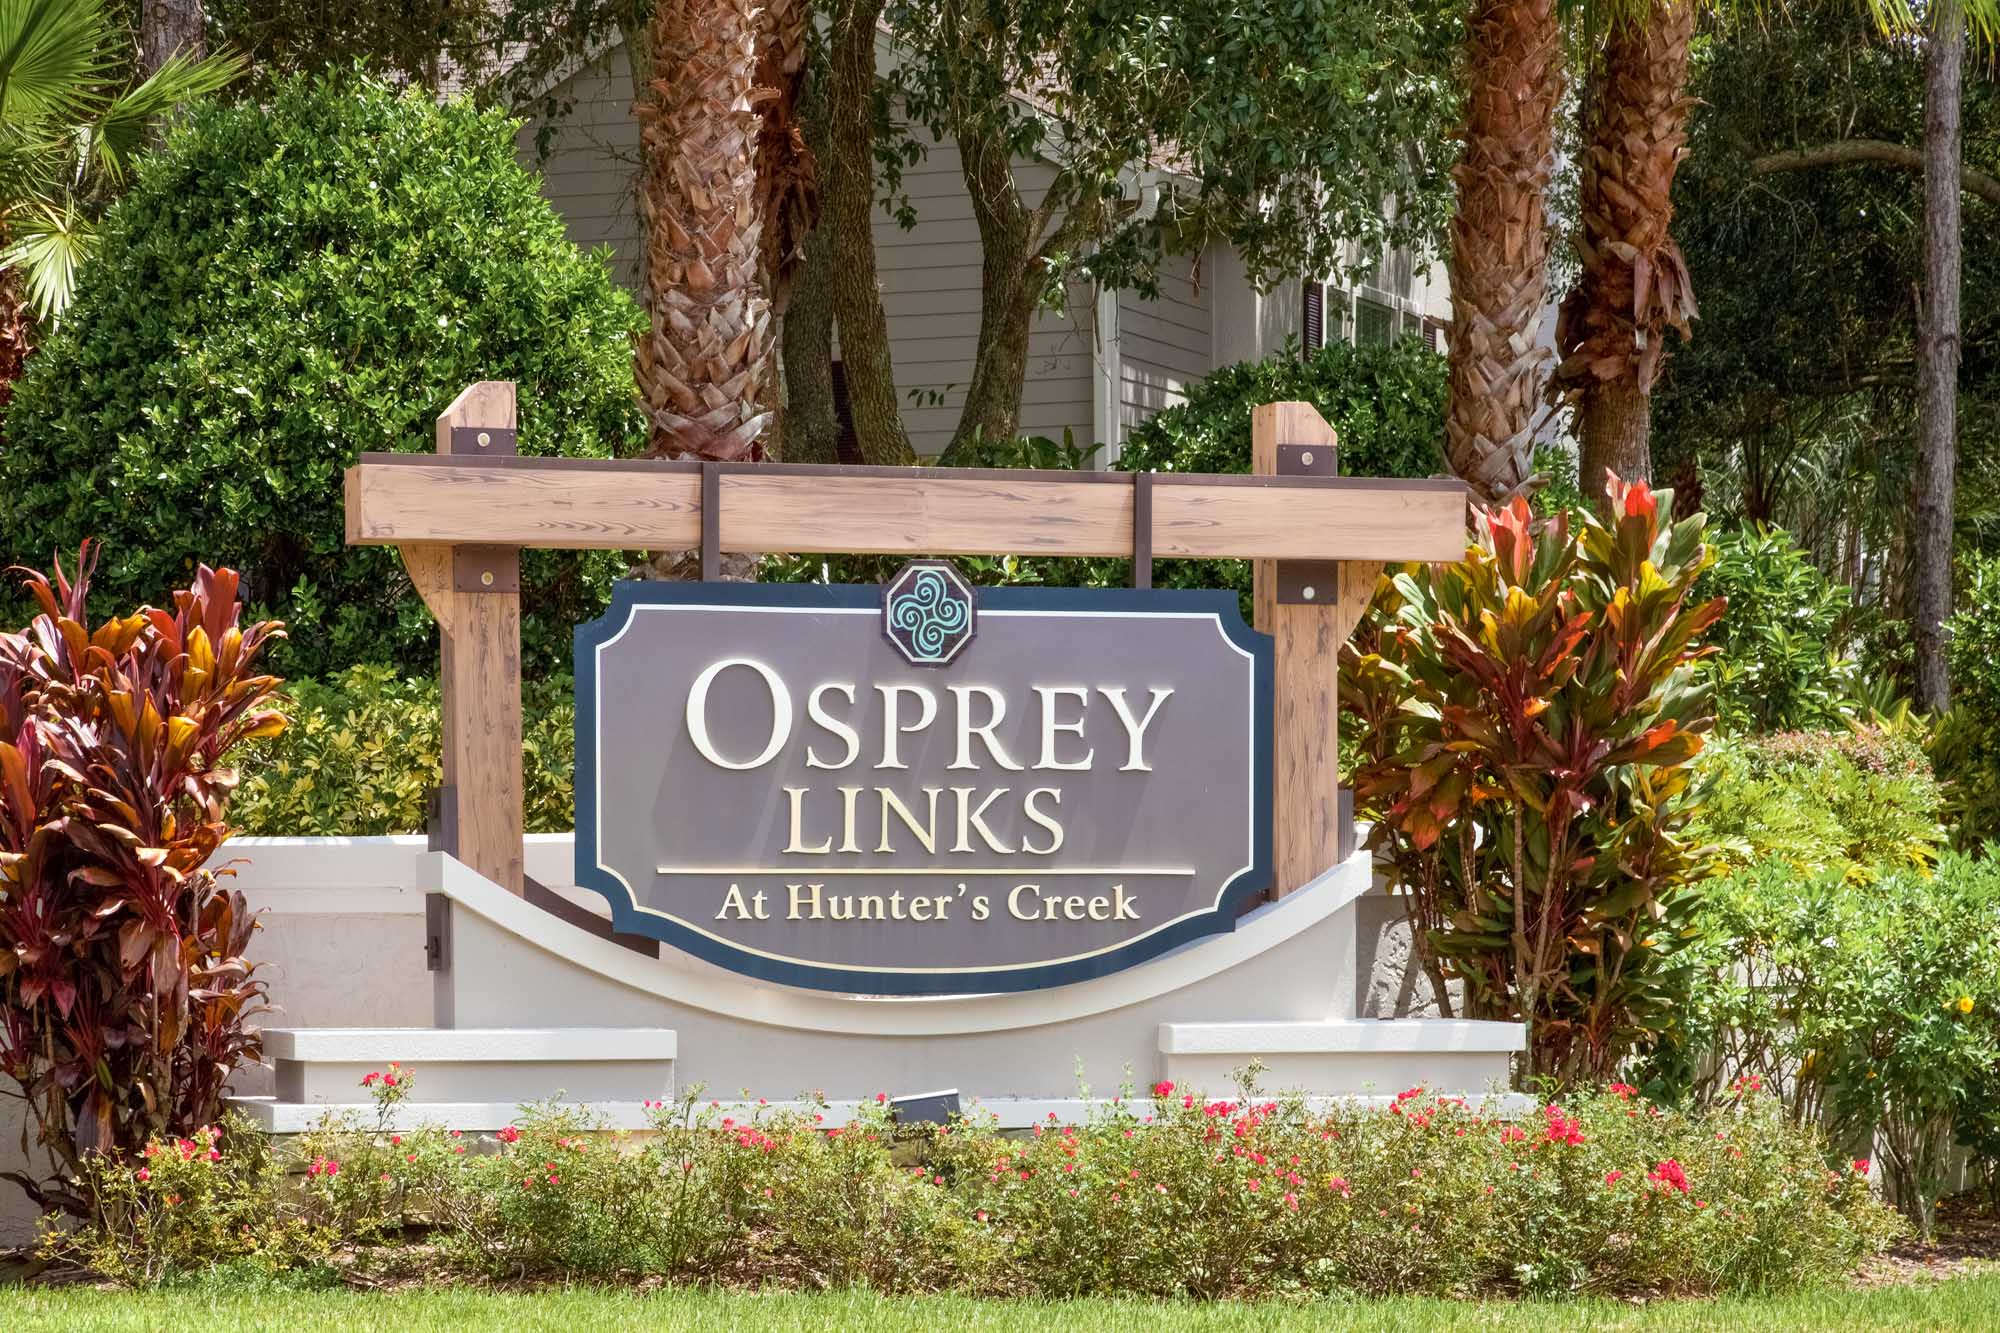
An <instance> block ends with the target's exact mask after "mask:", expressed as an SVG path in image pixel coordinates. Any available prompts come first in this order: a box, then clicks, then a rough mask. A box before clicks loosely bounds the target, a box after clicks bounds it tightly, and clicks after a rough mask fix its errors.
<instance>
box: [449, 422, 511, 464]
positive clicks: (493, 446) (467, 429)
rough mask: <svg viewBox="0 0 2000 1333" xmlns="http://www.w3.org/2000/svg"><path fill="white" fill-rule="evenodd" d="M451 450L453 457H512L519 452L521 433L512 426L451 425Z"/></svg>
mask: <svg viewBox="0 0 2000 1333" xmlns="http://www.w3.org/2000/svg"><path fill="white" fill-rule="evenodd" d="M451 452H452V455H453V456H454V457H457V456H458V455H461V454H462V455H464V456H465V457H467V458H496V457H506V458H512V457H514V456H515V455H517V454H519V453H520V452H521V433H520V432H519V431H517V430H515V429H514V428H513V427H512V426H453V427H452V428H451Z"/></svg>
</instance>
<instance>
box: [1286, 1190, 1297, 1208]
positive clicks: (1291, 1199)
mask: <svg viewBox="0 0 2000 1333" xmlns="http://www.w3.org/2000/svg"><path fill="white" fill-rule="evenodd" d="M1285 1207H1287V1208H1289V1209H1291V1210H1292V1211H1293V1212H1297V1211H1298V1210H1299V1196H1298V1195H1296V1194H1287V1195H1285Z"/></svg>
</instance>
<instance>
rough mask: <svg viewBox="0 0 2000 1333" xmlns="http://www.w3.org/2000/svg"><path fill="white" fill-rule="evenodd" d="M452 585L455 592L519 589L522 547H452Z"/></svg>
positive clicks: (517, 590) (515, 590) (510, 590)
mask: <svg viewBox="0 0 2000 1333" xmlns="http://www.w3.org/2000/svg"><path fill="white" fill-rule="evenodd" d="M451 586H452V588H453V589H455V590H456V591H458V592H512V593H518V592H520V591H521V548H519V547H518V546H454V547H452V548H451Z"/></svg>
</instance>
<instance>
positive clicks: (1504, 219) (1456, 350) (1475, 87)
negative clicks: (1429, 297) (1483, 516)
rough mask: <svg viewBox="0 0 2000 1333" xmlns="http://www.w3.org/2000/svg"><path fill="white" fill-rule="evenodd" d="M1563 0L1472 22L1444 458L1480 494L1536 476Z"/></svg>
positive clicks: (1482, 11)
mask: <svg viewBox="0 0 2000 1333" xmlns="http://www.w3.org/2000/svg"><path fill="white" fill-rule="evenodd" d="M1562 42H1563V34H1562V25H1561V22H1560V20H1559V19H1558V17H1557V12H1556V4H1555V0H1473V6H1472V12H1471V15H1470V17H1469V19H1468V22H1467V25H1466V40H1465V55H1464V69H1463V78H1464V83H1465V116H1464V124H1463V125H1462V126H1461V128H1460V131H1459V138H1460V140H1461V142H1462V144H1463V151H1462V153H1461V154H1460V156H1459V160H1458V163H1457V165H1456V166H1454V167H1453V168H1452V176H1453V179H1454V180H1455V181H1456V182H1457V186H1458V210H1457V213H1456V215H1455V216H1454V217H1453V219H1452V227H1451V255H1450V259H1449V261H1448V264H1447V268H1448V270H1449V274H1450V278H1451V307H1452V329H1451V342H1450V347H1449V349H1448V361H1449V374H1450V398H1449V404H1448V407H1447V411H1446V417H1445V456H1446V459H1447V460H1448V461H1449V463H1450V464H1451V469H1452V471H1453V472H1455V473H1457V474H1458V476H1459V477H1461V478H1462V479H1464V480H1465V481H1466V482H1468V483H1469V484H1470V485H1471V486H1472V488H1473V490H1474V491H1475V492H1476V493H1477V494H1478V495H1479V497H1480V498H1482V499H1484V500H1486V501H1488V502H1498V501H1500V500H1502V499H1505V498H1506V497H1508V496H1510V495H1512V494H1514V493H1515V492H1517V491H1519V490H1520V489H1521V488H1522V487H1523V486H1525V485H1526V484H1527V482H1528V479H1529V458H1530V453H1531V445H1532V443H1533V431H1534V421H1535V411H1536V408H1537V406H1538V405H1539V404H1540V401H1541V387H1542V386H1541V371H1542V366H1543V364H1544V362H1545V361H1546V360H1547V359H1548V358H1547V353H1546V352H1545V351H1544V350H1542V349H1541V348H1539V347H1538V346H1537V345H1536V338H1535V334H1536V326H1537V324H1538V323H1539V322H1540V320H1541V316H1542V304H1543V301H1544V299H1545V297H1546V296H1547V292H1548V253H1549V247H1548V233H1549V228H1548V216H1547V212H1546V206H1545V196H1546V194H1547V192H1548V185H1549V174H1550V172H1551V170H1552V166H1553V161H1554V157H1555V117H1556V109H1557V106H1558V104H1559V103H1560V102H1561V100H1562V90H1563V74H1562V49H1563V48H1562Z"/></svg>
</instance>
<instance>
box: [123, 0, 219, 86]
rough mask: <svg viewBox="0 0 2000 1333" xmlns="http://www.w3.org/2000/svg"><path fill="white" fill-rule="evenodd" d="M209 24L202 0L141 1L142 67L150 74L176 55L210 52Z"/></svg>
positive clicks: (196, 54)
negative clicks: (202, 6) (203, 11)
mask: <svg viewBox="0 0 2000 1333" xmlns="http://www.w3.org/2000/svg"><path fill="white" fill-rule="evenodd" d="M205 27H206V21H205V16H204V15H203V13H202V8H201V0H140V4H139V68H140V70H141V71H142V72H143V73H145V74H149V75H150V74H152V73H154V72H155V71H157V70H158V69H159V68H160V66H162V65H164V64H166V63H167V57H168V56H172V55H183V56H203V55H207V54H208V35H207V33H206V32H205V31H204V29H205Z"/></svg>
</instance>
